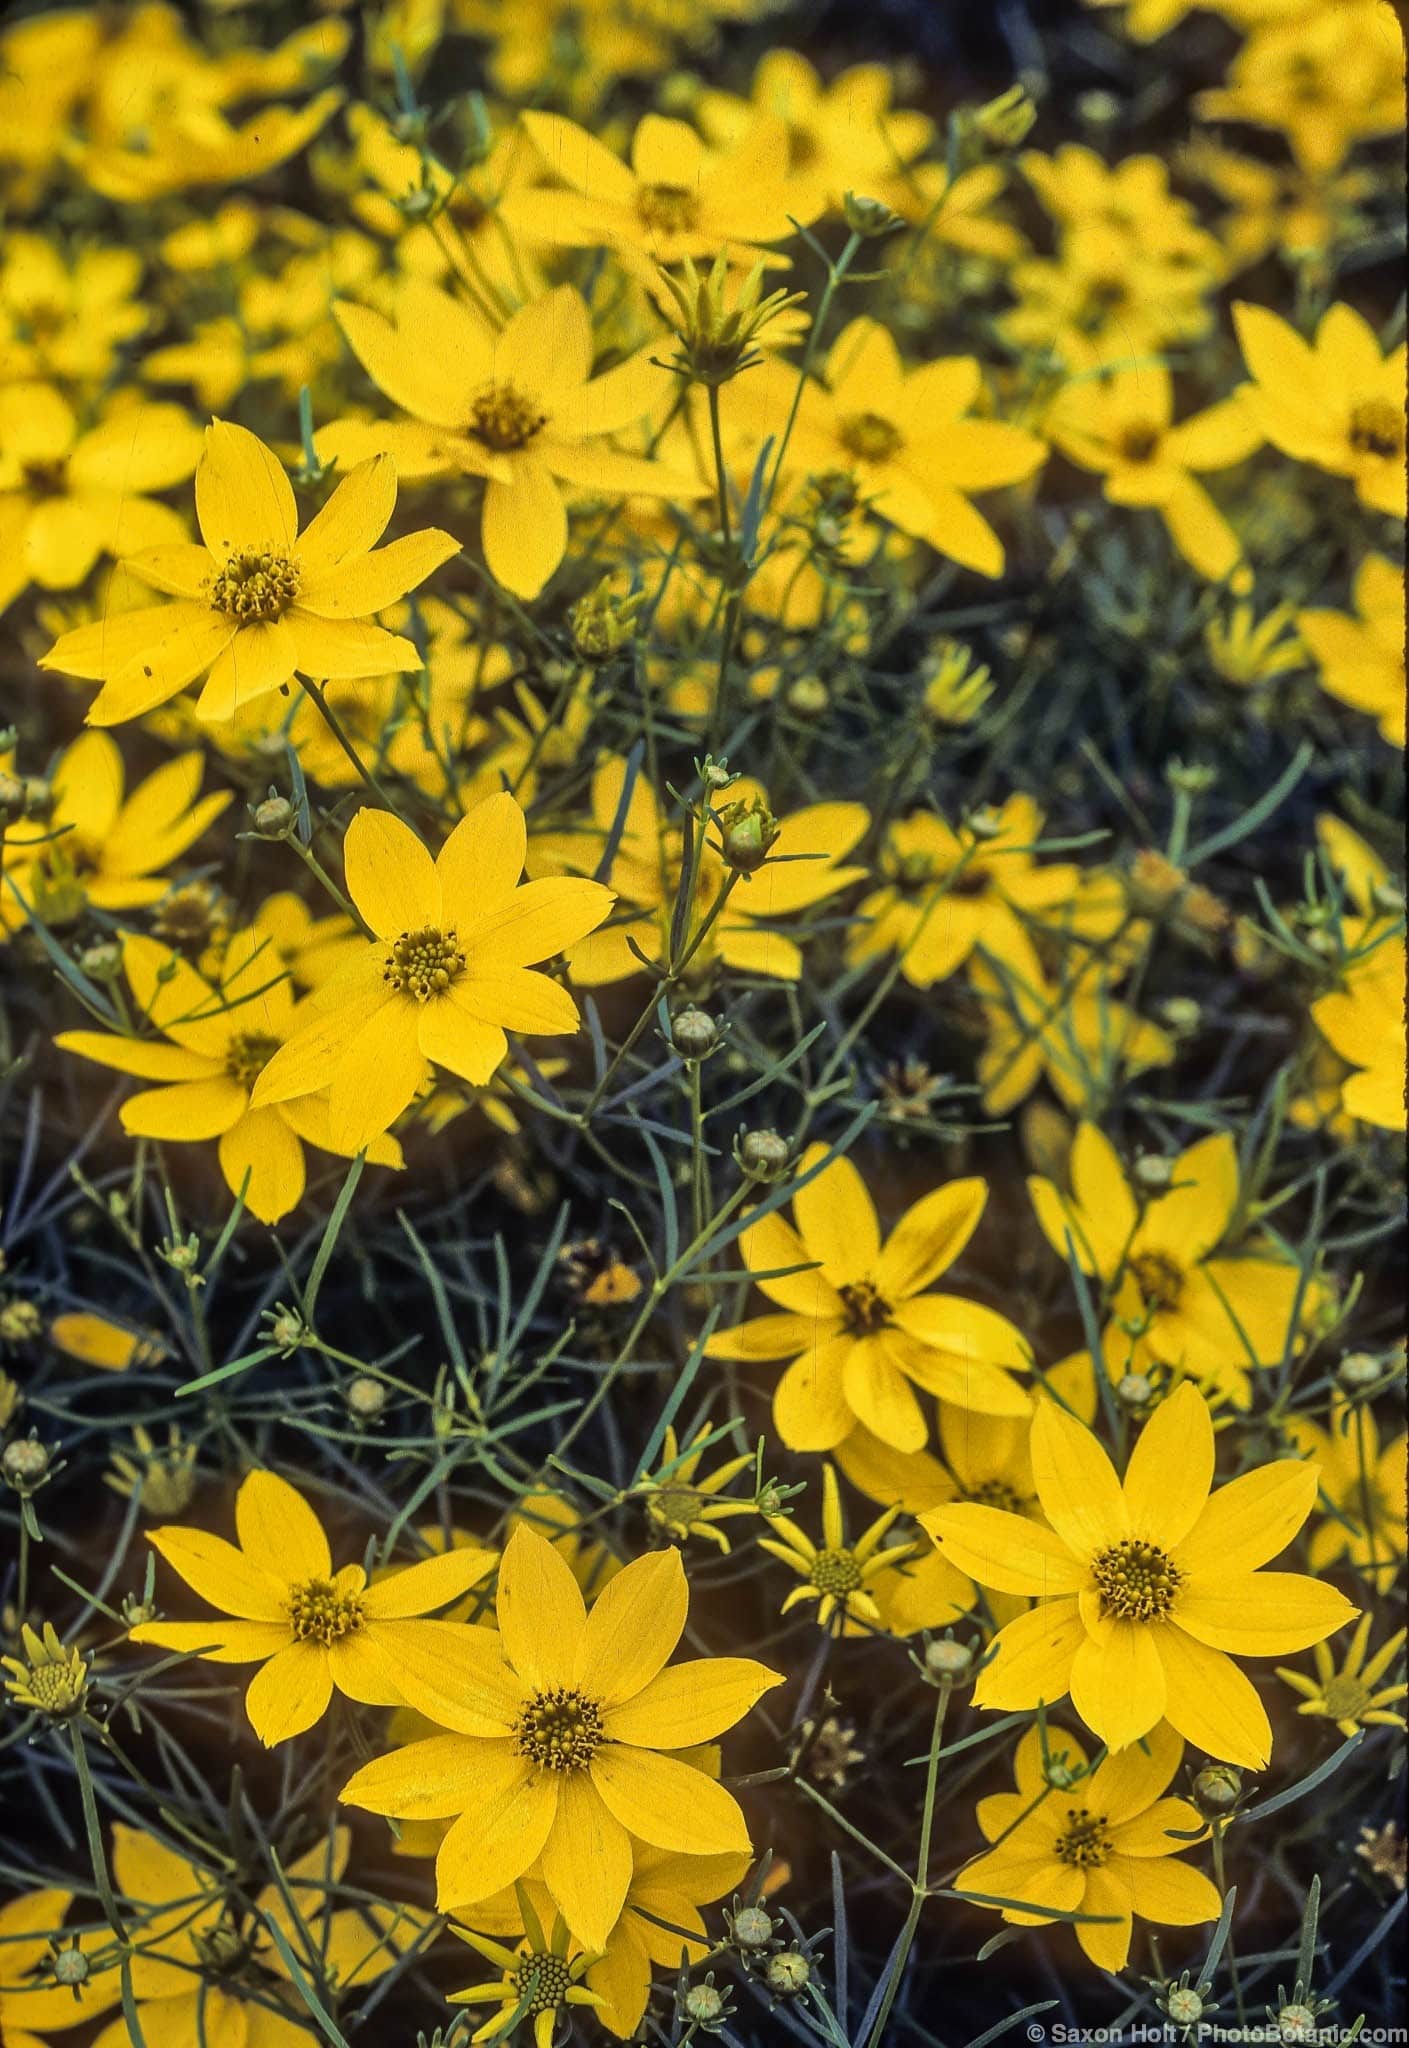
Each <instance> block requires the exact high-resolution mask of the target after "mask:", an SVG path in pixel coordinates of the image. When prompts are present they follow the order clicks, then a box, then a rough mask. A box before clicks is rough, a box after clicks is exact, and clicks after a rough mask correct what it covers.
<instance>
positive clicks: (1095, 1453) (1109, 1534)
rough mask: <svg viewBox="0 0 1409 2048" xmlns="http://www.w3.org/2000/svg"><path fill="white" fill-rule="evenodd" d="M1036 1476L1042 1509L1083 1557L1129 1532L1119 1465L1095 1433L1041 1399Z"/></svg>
mask: <svg viewBox="0 0 1409 2048" xmlns="http://www.w3.org/2000/svg"><path fill="white" fill-rule="evenodd" d="M1032 1476H1033V1479H1034V1481H1035V1483H1036V1486H1037V1494H1038V1498H1039V1500H1040V1501H1041V1502H1042V1512H1043V1513H1044V1514H1045V1515H1046V1517H1047V1519H1048V1521H1049V1522H1050V1523H1051V1524H1052V1527H1053V1528H1054V1529H1055V1530H1056V1531H1057V1532H1058V1534H1059V1535H1060V1536H1061V1537H1062V1538H1063V1539H1064V1540H1065V1541H1066V1543H1067V1544H1069V1545H1070V1547H1071V1549H1072V1550H1073V1551H1075V1553H1076V1554H1077V1556H1078V1557H1081V1558H1089V1557H1090V1555H1091V1554H1092V1552H1093V1551H1096V1550H1099V1549H1101V1547H1102V1546H1103V1545H1104V1544H1107V1543H1116V1542H1119V1540H1120V1538H1121V1537H1122V1536H1125V1535H1126V1534H1128V1528H1129V1525H1128V1523H1127V1520H1126V1514H1125V1498H1124V1495H1123V1494H1122V1493H1121V1490H1120V1481H1119V1480H1118V1479H1117V1478H1116V1476H1115V1467H1114V1466H1113V1465H1112V1463H1111V1461H1110V1459H1109V1458H1108V1457H1107V1455H1106V1453H1105V1451H1104V1450H1103V1449H1102V1447H1101V1445H1100V1444H1099V1443H1098V1442H1097V1440H1096V1438H1095V1437H1094V1436H1093V1435H1092V1433H1091V1431H1090V1430H1089V1429H1087V1428H1086V1427H1085V1425H1084V1424H1082V1423H1080V1422H1078V1421H1077V1420H1076V1418H1075V1416H1072V1415H1068V1414H1067V1413H1066V1412H1065V1410H1064V1409H1062V1408H1059V1407H1058V1406H1057V1403H1056V1402H1055V1401H1042V1402H1039V1404H1038V1408H1037V1413H1036V1415H1035V1416H1034V1418H1033V1423H1032Z"/></svg>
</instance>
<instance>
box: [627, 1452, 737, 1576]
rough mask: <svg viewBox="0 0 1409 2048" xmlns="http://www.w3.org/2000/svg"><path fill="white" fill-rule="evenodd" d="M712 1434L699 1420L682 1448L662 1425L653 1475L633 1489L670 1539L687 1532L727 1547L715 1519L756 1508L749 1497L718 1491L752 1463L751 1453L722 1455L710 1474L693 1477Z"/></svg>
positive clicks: (681, 1537)
mask: <svg viewBox="0 0 1409 2048" xmlns="http://www.w3.org/2000/svg"><path fill="white" fill-rule="evenodd" d="M714 1434H715V1432H714V1431H713V1430H712V1429H711V1428H710V1426H709V1424H708V1423H705V1424H704V1425H703V1426H702V1427H701V1428H700V1429H697V1430H696V1431H695V1434H694V1436H693V1437H692V1438H691V1439H690V1442H689V1444H687V1445H686V1447H685V1450H684V1451H683V1452H682V1451H681V1449H680V1440H679V1438H678V1437H677V1436H676V1434H675V1431H674V1429H673V1428H672V1427H667V1429H666V1432H665V1440H664V1442H663V1443H662V1444H661V1450H660V1466H659V1476H658V1477H656V1478H653V1479H648V1480H643V1481H642V1482H641V1484H640V1485H639V1486H638V1488H637V1492H638V1493H639V1495H640V1497H641V1499H642V1501H643V1502H644V1505H645V1509H646V1514H647V1517H648V1518H649V1520H650V1521H651V1523H652V1524H653V1526H654V1527H655V1528H656V1529H657V1530H659V1532H660V1533H661V1535H663V1536H666V1537H668V1538H669V1539H670V1541H671V1542H674V1543H683V1542H685V1540H686V1539H687V1538H688V1537H690V1536H701V1537H704V1538H705V1539H706V1540H707V1541H708V1542H710V1543H713V1544H716V1545H717V1546H718V1548H719V1549H720V1550H722V1551H727V1550H728V1548H729V1538H728V1537H727V1536H726V1535H725V1534H724V1531H723V1530H722V1529H721V1528H720V1527H719V1526H718V1525H719V1523H720V1522H727V1521H728V1520H729V1519H730V1518H731V1516H734V1515H751V1514H753V1513H755V1512H756V1510H755V1507H754V1503H753V1502H752V1501H751V1500H731V1499H730V1498H729V1496H728V1494H726V1493H725V1491H724V1489H725V1487H726V1486H728V1484H729V1482H730V1481H731V1480H733V1479H737V1478H738V1476H739V1474H740V1473H741V1472H746V1471H747V1470H748V1468H749V1467H750V1465H752V1464H753V1453H752V1452H751V1451H744V1452H742V1453H741V1454H740V1455H739V1456H737V1457H733V1458H726V1459H725V1460H724V1463H723V1464H722V1465H716V1466H715V1468H714V1470H713V1471H712V1472H710V1473H708V1474H706V1475H704V1476H699V1472H700V1463H701V1461H702V1459H703V1457H704V1454H705V1449H706V1448H707V1446H708V1441H709V1439H710V1437H711V1436H713V1435H714ZM696 1446H698V1448H696Z"/></svg>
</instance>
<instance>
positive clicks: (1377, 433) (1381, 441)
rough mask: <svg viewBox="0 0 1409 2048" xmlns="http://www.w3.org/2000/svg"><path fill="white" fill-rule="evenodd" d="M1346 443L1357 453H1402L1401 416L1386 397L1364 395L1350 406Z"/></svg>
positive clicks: (1387, 455) (1389, 454)
mask: <svg viewBox="0 0 1409 2048" xmlns="http://www.w3.org/2000/svg"><path fill="white" fill-rule="evenodd" d="M1350 445H1351V447H1352V448H1354V449H1356V450H1357V451H1358V452H1359V453H1360V454H1361V455H1381V456H1385V457H1389V456H1391V455H1398V456H1402V455H1403V453H1404V415H1403V413H1402V412H1401V411H1400V410H1399V408H1398V407H1397V406H1395V405H1391V403H1390V401H1389V400H1388V399H1387V398H1366V399H1362V400H1361V402H1360V404H1359V405H1357V406H1354V407H1352V409H1351V414H1350Z"/></svg>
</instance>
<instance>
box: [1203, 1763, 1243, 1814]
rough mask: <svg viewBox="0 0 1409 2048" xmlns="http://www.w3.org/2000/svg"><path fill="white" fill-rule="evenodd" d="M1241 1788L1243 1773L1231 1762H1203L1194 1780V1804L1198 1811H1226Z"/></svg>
mask: <svg viewBox="0 0 1409 2048" xmlns="http://www.w3.org/2000/svg"><path fill="white" fill-rule="evenodd" d="M1242 1789H1243V1774H1242V1772H1241V1771H1240V1770H1237V1769H1235V1768H1234V1766H1233V1765H1232V1764H1205V1765H1204V1767H1203V1769H1202V1770H1201V1771H1200V1772H1199V1774H1198V1776H1197V1777H1196V1778H1195V1780H1194V1804H1195V1805H1196V1806H1197V1807H1198V1809H1199V1811H1200V1813H1209V1814H1218V1813H1227V1812H1228V1811H1229V1809H1230V1808H1232V1807H1234V1806H1236V1805H1237V1803H1238V1798H1239V1795H1240V1794H1241V1792H1242Z"/></svg>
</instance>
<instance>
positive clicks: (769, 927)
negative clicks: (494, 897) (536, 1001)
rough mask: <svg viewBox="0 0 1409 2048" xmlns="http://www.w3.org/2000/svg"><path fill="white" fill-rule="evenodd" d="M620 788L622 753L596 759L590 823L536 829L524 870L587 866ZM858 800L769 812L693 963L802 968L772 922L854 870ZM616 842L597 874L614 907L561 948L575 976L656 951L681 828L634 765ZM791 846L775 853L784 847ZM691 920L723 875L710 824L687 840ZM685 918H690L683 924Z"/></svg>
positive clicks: (793, 945)
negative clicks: (754, 857) (691, 866)
mask: <svg viewBox="0 0 1409 2048" xmlns="http://www.w3.org/2000/svg"><path fill="white" fill-rule="evenodd" d="M625 789H626V763H625V762H624V761H623V760H622V759H621V758H620V756H618V755H610V756H608V757H607V759H606V760H604V761H602V762H601V763H600V764H599V765H598V767H597V770H596V772H595V774H594V775H593V778H592V794H591V813H592V815H591V823H590V825H588V826H587V827H586V828H579V829H577V830H573V831H567V832H546V833H542V834H539V835H535V837H534V839H533V841H532V843H531V845H530V849H529V863H530V868H531V871H532V872H533V873H535V874H553V873H555V872H560V871H561V870H562V869H563V868H570V869H576V870H577V871H578V872H579V873H586V874H590V873H592V872H593V871H594V870H595V869H596V867H597V864H598V862H599V861H600V859H601V855H602V849H603V847H604V846H606V845H607V844H608V843H609V841H610V840H611V838H612V836H613V833H614V831H615V830H616V826H617V817H618V812H619V811H620V810H621V799H622V796H623V794H624V792H625ZM729 798H730V800H731V801H735V800H737V801H739V802H745V801H748V800H749V799H750V798H753V799H757V800H759V801H761V800H762V798H761V792H760V791H759V789H758V785H757V784H756V783H746V782H742V781H741V782H737V783H734V784H732V785H731V787H730V790H729ZM868 822H869V818H868V813H867V811H866V809H865V807H864V805H862V804H847V803H839V804H808V805H806V806H804V808H803V809H802V810H800V811H793V812H791V813H790V814H789V815H788V816H787V817H785V818H782V819H780V820H779V821H778V827H779V830H778V837H777V839H776V840H774V842H773V843H772V846H771V847H770V849H769V852H770V855H771V856H772V857H771V858H769V859H767V860H765V861H764V863H763V865H762V867H760V868H759V869H758V870H757V871H756V872H755V873H754V874H751V875H749V876H747V877H746V878H745V879H743V880H742V881H740V882H739V883H738V884H737V885H736V887H735V888H734V889H733V891H732V892H731V894H730V897H729V900H728V902H727V903H726V904H725V905H724V908H723V909H722V910H721V911H720V913H719V915H718V917H717V918H716V920H715V921H714V923H713V924H712V926H711V928H710V931H709V934H708V936H707V937H706V939H705V940H704V942H703V944H702V945H701V947H700V948H699V950H698V951H697V952H696V953H695V955H694V956H693V958H692V961H691V966H692V968H693V969H694V970H695V972H696V974H699V973H702V972H703V971H705V970H706V969H707V968H708V967H709V965H710V964H711V962H713V961H715V960H721V961H723V963H724V965H725V966H726V967H733V968H737V969H738V970H740V971H741V972H743V973H746V974H763V975H767V976H768V977H769V978H770V979H771V980H778V981H796V980H797V979H798V978H799V976H800V975H801V973H802V950H801V948H800V946H799V945H798V944H797V942H796V940H794V939H791V938H789V937H788V936H787V934H786V933H785V932H784V931H781V930H778V929H777V928H776V927H777V926H778V925H780V924H781V923H783V922H784V921H785V920H787V919H789V918H792V917H795V916H796V914H797V912H798V911H800V910H807V909H811V907H812V906H813V905H814V904H817V903H820V902H822V901H824V900H825V899H826V898H827V897H828V896H833V895H835V894H836V892H837V891H838V890H839V889H844V888H845V887H846V886H847V885H848V884H849V883H851V882H854V881H857V880H859V879H860V877H861V876H862V875H864V873H865V872H866V871H865V869H864V868H859V867H842V866H840V865H839V863H840V862H841V861H843V860H844V859H845V857H846V855H847V854H848V853H850V851H851V849H852V847H853V846H855V844H856V842H857V841H858V839H860V838H861V836H862V834H863V833H864V832H865V830H866V826H867V823H868ZM616 845H617V854H616V858H615V860H614V861H613V862H612V866H611V872H610V874H609V875H608V877H607V879H608V881H609V882H610V884H611V886H612V888H613V889H614V890H615V891H616V894H617V897H618V899H619V901H620V904H621V910H622V912H624V913H626V914H625V915H621V914H618V916H616V917H614V918H613V919H612V922H611V923H610V924H609V925H607V926H606V927H605V928H604V929H603V930H601V931H597V932H593V933H592V935H591V936H590V937H589V938H586V939H583V940H582V941H581V942H580V943H579V944H577V945H575V946H574V947H573V948H572V950H571V951H570V953H569V955H568V961H569V965H570V966H571V968H572V975H573V979H574V981H577V982H579V983H581V985H582V987H584V988H598V987H601V986H602V985H603V984H604V983H607V982H613V981H623V980H625V979H626V978H627V977H628V976H630V975H635V974H639V973H640V972H641V960H640V958H639V957H638V955H639V953H644V954H645V956H646V958H647V960H650V961H658V960H660V959H662V958H663V957H664V954H665V951H666V948H667V945H668V943H669V938H670V927H671V920H672V916H673V913H674V910H675V904H676V900H677V897H678V894H679V889H680V882H681V876H682V872H683V867H684V857H685V856H684V842H683V838H682V834H681V831H680V828H679V827H678V826H675V825H667V824H666V822H665V819H664V818H663V817H662V815H661V809H660V805H659V802H658V801H657V798H656V795H655V792H654V791H653V790H652V788H651V787H650V784H649V783H648V782H647V781H646V779H645V777H644V776H641V775H638V776H637V777H636V779H635V781H634V783H633V784H632V789H631V798H630V802H629V803H628V804H627V806H626V810H625V815H624V817H623V818H622V819H621V824H620V830H619V832H616ZM793 854H796V855H800V856H802V858H799V859H796V860H793V859H784V858H783V857H782V856H784V855H793ZM697 859H698V880H697V883H696V892H695V895H696V906H697V909H696V924H697V923H698V920H699V919H700V918H703V917H704V916H706V915H707V914H708V913H709V911H710V910H711V909H712V908H713V906H714V905H715V903H716V902H717V900H718V897H719V893H720V891H721V889H722V888H723V887H724V882H725V875H726V870H725V867H724V863H723V860H722V858H721V853H720V847H719V834H718V833H717V832H716V831H713V830H711V831H710V833H709V834H708V835H707V836H706V839H705V844H704V847H703V849H702V850H698V851H697ZM693 928H694V927H692V929H693Z"/></svg>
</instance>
